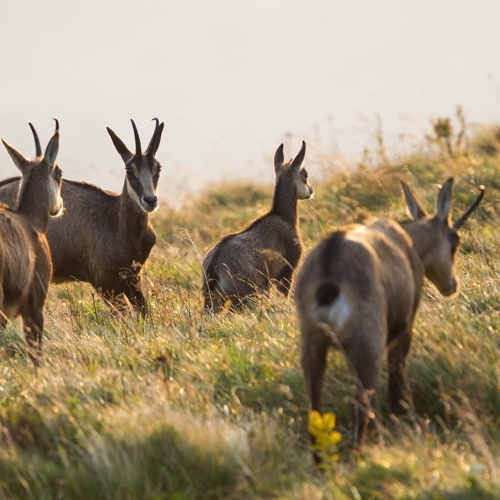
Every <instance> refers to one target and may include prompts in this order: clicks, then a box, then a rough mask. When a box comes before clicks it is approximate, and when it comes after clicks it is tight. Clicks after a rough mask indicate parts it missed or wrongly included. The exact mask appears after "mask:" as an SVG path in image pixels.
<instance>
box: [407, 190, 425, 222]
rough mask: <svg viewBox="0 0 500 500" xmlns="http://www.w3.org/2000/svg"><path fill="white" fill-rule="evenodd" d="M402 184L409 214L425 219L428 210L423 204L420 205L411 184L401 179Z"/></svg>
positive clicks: (415, 217)
mask: <svg viewBox="0 0 500 500" xmlns="http://www.w3.org/2000/svg"><path fill="white" fill-rule="evenodd" d="M401 186H402V187H403V193H404V196H405V200H406V208H407V209H408V212H409V214H410V215H411V216H412V217H413V218H414V219H423V218H424V217H426V216H427V212H426V211H425V210H424V208H423V207H422V205H420V203H419V201H418V200H417V198H415V195H414V194H413V192H412V190H411V188H410V186H408V184H406V182H404V181H401Z"/></svg>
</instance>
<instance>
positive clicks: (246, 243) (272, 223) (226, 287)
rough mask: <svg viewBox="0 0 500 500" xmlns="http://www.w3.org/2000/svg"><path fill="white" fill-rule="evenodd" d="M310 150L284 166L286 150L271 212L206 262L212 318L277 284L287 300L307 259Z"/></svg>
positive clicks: (277, 164)
mask: <svg viewBox="0 0 500 500" xmlns="http://www.w3.org/2000/svg"><path fill="white" fill-rule="evenodd" d="M305 152H306V144H305V142H304V141H302V148H301V149H300V151H299V153H298V155H297V156H296V157H295V159H293V160H290V161H288V162H286V163H285V161H284V155H283V144H281V145H280V146H279V148H278V149H277V151H276V153H275V156H274V169H275V174H276V183H275V188H274V198H273V203H272V207H271V210H270V211H269V212H268V213H266V214H265V215H263V216H262V217H259V218H258V219H256V220H254V221H253V222H252V223H251V224H249V225H248V226H247V227H246V228H245V229H243V230H242V231H240V232H239V233H234V234H228V235H226V236H224V237H223V238H222V239H221V240H219V242H218V243H217V244H216V245H215V246H214V247H213V248H212V249H211V250H210V251H209V252H208V253H207V255H206V257H205V259H204V261H203V296H204V307H205V310H206V311H207V312H211V313H217V312H220V310H221V309H222V308H223V306H224V304H225V303H226V302H227V301H230V302H231V306H232V307H241V306H242V305H243V304H245V303H246V302H248V300H250V299H251V298H252V297H253V296H255V295H256V294H257V293H261V292H267V291H268V290H269V288H270V285H271V283H273V282H274V283H276V285H277V288H278V290H279V291H280V292H282V293H283V295H285V297H286V296H288V294H289V292H290V287H291V283H292V275H293V272H294V270H295V268H296V267H297V264H298V262H299V259H300V256H301V254H302V243H301V238H300V233H299V228H298V216H297V200H303V199H309V198H311V197H312V195H313V192H314V191H313V188H312V187H311V185H310V184H309V183H308V180H307V171H306V170H305V169H304V168H301V165H302V162H303V160H304V156H305Z"/></svg>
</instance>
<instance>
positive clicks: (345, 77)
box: [0, 0, 500, 204]
mask: <svg viewBox="0 0 500 500" xmlns="http://www.w3.org/2000/svg"><path fill="white" fill-rule="evenodd" d="M0 6H1V9H0V42H1V45H0V48H1V52H0V54H1V63H2V64H1V73H0V136H2V137H4V138H5V139H7V141H9V142H10V143H11V144H13V145H14V146H15V147H17V148H18V149H20V150H21V152H23V153H24V154H26V155H27V156H32V155H33V153H34V145H33V139H32V136H31V132H30V130H29V128H28V125H27V121H28V120H31V121H32V122H33V123H34V124H35V125H36V127H37V130H38V132H39V135H40V137H41V141H42V144H43V145H45V144H46V142H47V140H48V138H49V137H50V134H51V133H52V131H53V122H52V121H51V118H52V117H53V116H56V117H58V118H59V120H60V123H61V146H60V153H59V158H58V160H59V163H60V165H61V166H62V168H63V170H64V175H65V176H66V177H67V178H71V179H75V180H86V181H89V182H94V183H97V184H99V185H101V186H102V187H104V188H107V189H112V190H115V191H121V188H122V185H123V179H124V172H123V164H122V162H121V159H120V157H119V156H118V154H117V153H116V151H115V149H114V147H113V145H112V143H111V140H110V138H109V136H108V134H107V132H106V129H105V127H106V126H110V127H111V128H113V129H114V130H115V132H117V133H118V135H120V137H122V139H123V140H124V141H125V142H126V143H127V144H128V145H129V147H130V148H131V149H133V148H134V143H133V133H132V127H131V125H130V118H134V120H135V121H136V124H137V126H138V128H139V132H140V134H141V138H142V142H143V144H144V146H145V145H147V143H148V141H149V139H150V137H151V134H152V131H153V122H151V121H150V120H151V118H153V117H158V118H160V120H163V121H165V131H164V134H163V140H162V143H161V145H160V149H159V151H158V154H157V157H158V159H159V160H160V161H161V163H162V164H163V167H164V169H163V171H162V176H161V178H160V194H161V196H162V202H163V203H167V202H170V203H172V204H178V203H180V201H181V200H182V199H183V198H184V196H185V195H186V193H191V192H196V191H197V190H199V189H202V188H203V187H204V186H206V185H208V184H209V183H210V182H218V181H220V180H222V179H224V178H225V179H241V178H248V179H255V180H258V181H263V182H269V183H271V182H272V179H273V170H272V156H273V154H274V151H275V149H276V148H277V146H278V145H279V144H280V143H281V142H285V144H286V156H287V157H291V156H293V155H295V154H296V153H297V151H298V150H299V148H300V141H301V139H303V138H304V139H305V140H306V141H307V144H308V150H307V155H306V163H308V165H309V171H310V175H311V179H313V180H314V174H315V169H317V170H319V168H320V166H319V165H320V161H319V160H318V158H319V157H321V158H322V159H323V160H324V158H325V157H328V158H335V162H333V163H334V164H337V165H340V166H341V165H347V166H349V165H355V164H356V162H357V161H358V160H359V159H360V157H361V152H362V150H363V148H364V147H369V148H373V147H374V137H375V133H376V131H377V127H378V123H379V121H380V123H381V127H382V131H383V134H384V138H385V141H386V144H387V151H388V155H389V157H393V156H396V155H403V156H404V154H405V153H407V152H408V151H409V150H411V148H412V147H414V145H415V144H418V143H420V142H422V141H423V138H424V136H425V134H426V133H429V132H430V123H431V120H432V119H435V118H437V117H453V116H454V113H455V109H456V106H457V105H460V106H462V107H463V109H464V111H465V115H466V118H467V121H468V122H469V124H470V126H471V127H473V126H474V124H477V123H498V122H499V114H500V66H499V64H500V29H499V26H500V2H499V1H498V0H473V1H470V0H460V1H457V0H411V1H410V0H345V1H344V0H330V1H326V0H286V1H285V0H252V1H249V0H244V1H240V0H214V1H209V0H205V1H204V0H179V1H173V0H163V1H161V0H158V1H155V0H142V1H140V2H139V1H130V0H113V1H106V0H85V1H78V2H77V1H70V0H44V1H41V0H16V1H14V0H10V1H7V0H1V5H0ZM2 150H3V148H2ZM15 174H17V171H16V169H15V167H14V165H13V164H12V163H11V161H10V158H9V157H8V155H7V154H6V152H5V151H4V152H3V153H0V177H2V178H3V177H7V176H10V175H15Z"/></svg>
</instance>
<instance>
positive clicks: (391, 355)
mask: <svg viewBox="0 0 500 500" xmlns="http://www.w3.org/2000/svg"><path fill="white" fill-rule="evenodd" d="M411 337H412V329H411V327H410V328H407V329H405V330H404V331H402V332H401V333H400V334H399V335H397V336H395V337H394V338H393V340H392V341H391V342H390V343H389V346H388V351H387V364H388V371H389V406H390V408H391V411H392V412H393V413H394V414H395V415H400V414H401V413H402V412H403V410H404V400H405V396H404V370H405V360H406V356H407V355H408V352H409V351H410V345H411Z"/></svg>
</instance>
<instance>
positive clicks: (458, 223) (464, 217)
mask: <svg viewBox="0 0 500 500" xmlns="http://www.w3.org/2000/svg"><path fill="white" fill-rule="evenodd" d="M479 189H480V190H481V192H480V193H479V194H478V196H477V198H476V199H475V201H474V203H473V204H472V205H471V206H470V207H469V208H468V209H467V211H466V212H465V213H464V214H463V215H462V217H460V218H459V219H457V220H456V221H455V222H454V223H453V227H454V228H455V229H456V230H458V229H460V228H461V227H462V226H463V224H464V222H465V221H466V220H467V219H468V218H469V216H470V214H471V213H472V212H474V210H476V208H477V206H478V205H479V203H480V202H481V200H482V199H483V196H484V186H479Z"/></svg>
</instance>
